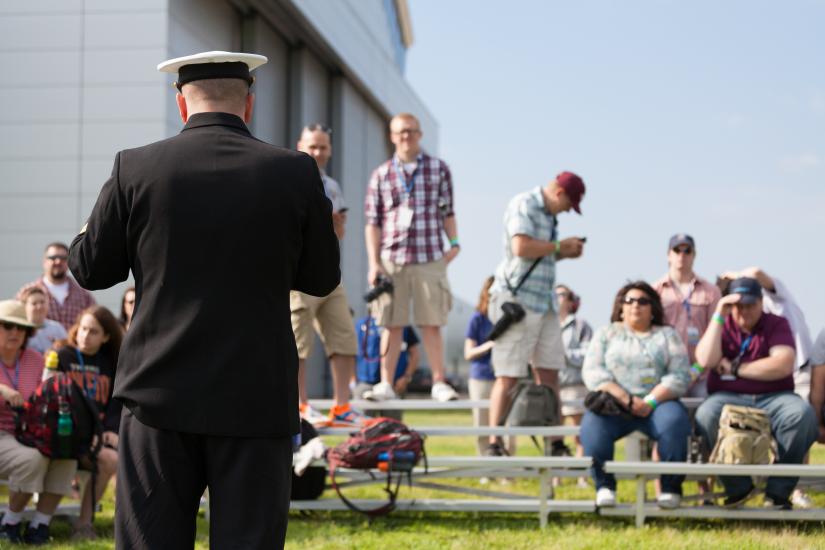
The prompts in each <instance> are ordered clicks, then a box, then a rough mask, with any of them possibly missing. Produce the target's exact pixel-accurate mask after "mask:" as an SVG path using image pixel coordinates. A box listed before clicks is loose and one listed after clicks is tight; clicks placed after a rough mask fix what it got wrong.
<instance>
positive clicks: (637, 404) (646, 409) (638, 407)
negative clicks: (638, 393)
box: [630, 397, 653, 418]
mask: <svg viewBox="0 0 825 550" xmlns="http://www.w3.org/2000/svg"><path fill="white" fill-rule="evenodd" d="M630 412H631V414H633V416H639V417H641V418H647V417H648V416H650V413H652V412H653V409H652V408H651V407H650V405H648V404H647V403H645V400H644V399H642V398H641V397H634V398H633V406H632V408H631V409H630Z"/></svg>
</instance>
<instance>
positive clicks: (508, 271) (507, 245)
mask: <svg viewBox="0 0 825 550" xmlns="http://www.w3.org/2000/svg"><path fill="white" fill-rule="evenodd" d="M557 225H558V222H557V221H556V216H554V215H553V214H551V213H549V212H547V210H545V208H544V197H543V196H542V194H541V187H536V188H535V189H533V190H532V191H527V192H525V193H520V194H518V195H516V196H515V197H513V199H512V200H511V201H510V204H508V205H507V210H506V211H505V213H504V260H502V261H501V263H500V264H498V268H496V279H495V282H494V283H493V286H492V287H491V289H490V290H491V291H492V292H507V290H508V288H510V287H512V288H515V287H516V285H518V283H519V281H520V280H521V278H522V277H523V276H524V274H525V273H527V270H529V269H530V266H531V265H533V262H534V261H535V260H534V259H530V258H520V257H518V256H515V255H514V254H513V250H512V246H511V242H512V239H513V237H514V236H515V235H526V236H528V237H531V238H533V239H538V240H542V241H554V240H556V238H557V237H556V235H557ZM555 281H556V255H555V254H548V255H547V256H544V257H543V258H542V259H541V261H540V262H539V264H538V265H537V266H536V268H535V269H534V270H533V272H532V273H530V276H529V277H528V278H527V280H526V281H525V282H524V284H523V285H522V286H521V288H520V289H519V291H518V299H519V302H521V304H522V305H523V306H524V307H526V308H528V309H530V310H531V311H535V312H536V313H546V312H547V311H549V310H551V309H552V310H555V309H556V305H555V294H554V292H553V286H554V285H555ZM508 282H509V285H508Z"/></svg>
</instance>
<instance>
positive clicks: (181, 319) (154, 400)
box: [69, 113, 341, 437]
mask: <svg viewBox="0 0 825 550" xmlns="http://www.w3.org/2000/svg"><path fill="white" fill-rule="evenodd" d="M331 212H332V206H331V204H330V201H329V200H328V199H327V198H326V196H325V195H324V189H323V184H322V182H321V177H320V174H319V172H318V167H317V165H316V163H315V161H314V160H313V159H312V158H311V157H309V156H307V155H305V154H303V153H298V152H295V151H290V150H287V149H281V148H278V147H274V146H272V145H269V144H267V143H264V142H262V141H259V140H257V139H255V138H253V137H252V135H251V134H250V133H249V130H248V129H247V128H246V125H245V124H244V123H243V121H242V120H241V119H240V118H238V117H237V116H235V115H230V114H226V113H200V114H196V115H193V116H192V117H191V118H190V119H189V122H187V124H186V126H185V127H184V128H183V131H182V132H181V133H180V134H178V135H177V136H174V137H172V138H169V139H166V140H164V141H160V142H157V143H153V144H150V145H147V146H145V147H140V148H137V149H130V150H126V151H121V152H120V153H118V154H117V156H116V157H115V165H114V168H113V170H112V176H111V177H110V178H109V180H108V181H107V182H106V184H105V185H104V186H103V189H102V190H101V192H100V196H99V197H98V199H97V203H96V204H95V207H94V209H93V210H92V213H91V216H90V217H89V220H88V224H87V226H86V227H85V229H84V231H82V232H81V234H80V235H78V236H77V237H76V238H75V239H74V241H73V242H72V245H71V250H70V253H69V267H70V268H71V270H72V273H73V274H74V276H75V277H76V278H77V281H78V282H79V283H80V284H81V285H82V286H83V287H84V288H87V289H90V290H95V289H101V288H108V287H110V286H112V285H114V284H116V283H119V282H121V281H124V280H126V278H127V276H128V274H129V270H130V269H131V270H132V273H133V274H134V278H135V287H136V303H135V314H134V318H133V321H132V325H131V327H130V329H129V332H128V334H127V335H126V339H125V340H124V343H123V348H122V350H121V352H120V360H119V361H118V367H117V375H116V377H115V392H114V396H115V397H116V398H118V399H120V400H122V401H123V403H124V404H125V405H126V407H128V408H129V409H130V410H131V411H132V412H133V413H134V414H135V416H136V417H137V418H138V419H139V420H140V421H141V422H142V423H144V424H147V425H149V426H152V427H155V428H160V429H169V430H175V431H180V432H187V433H196V434H209V435H224V436H244V437H257V436H287V435H291V434H294V433H297V432H298V431H299V422H298V402H297V370H298V359H297V353H296V350H295V339H294V336H293V333H292V325H291V323H290V310H289V291H290V290H299V291H301V292H305V293H307V294H312V295H314V296H325V295H327V294H329V293H330V292H332V290H333V289H334V288H335V287H336V286H337V285H338V283H339V281H340V279H341V274H340V271H339V249H338V240H337V238H336V237H335V233H334V232H333V229H332V217H331Z"/></svg>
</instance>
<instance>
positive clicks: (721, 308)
mask: <svg viewBox="0 0 825 550" xmlns="http://www.w3.org/2000/svg"><path fill="white" fill-rule="evenodd" d="M741 298H742V296H740V295H739V294H728V295H727V296H723V297H722V299H721V300H719V302H718V303H717V304H716V313H718V314H719V315H721V316H722V317H725V316H727V315H728V314H729V313H730V310H731V309H733V304H738V303H739V300H740V299H741Z"/></svg>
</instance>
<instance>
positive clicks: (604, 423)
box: [580, 281, 690, 508]
mask: <svg viewBox="0 0 825 550" xmlns="http://www.w3.org/2000/svg"><path fill="white" fill-rule="evenodd" d="M610 320H611V321H612V323H611V324H610V325H608V326H606V327H601V328H600V329H598V330H597V331H596V333H595V334H594V335H593V340H592V341H591V343H590V347H589V348H588V350H587V355H586V356H585V359H584V366H583V367H582V376H583V378H584V383H585V385H586V386H587V388H588V389H589V390H590V391H602V392H607V393H608V394H610V395H611V396H613V398H615V400H616V402H617V404H618V406H619V407H620V408H621V409H623V410H625V411H626V413H625V414H619V415H608V414H598V413H595V412H593V411H591V410H588V411H587V412H585V414H584V418H583V419H582V425H581V436H580V437H581V440H582V444H583V446H584V452H585V453H586V454H587V455H588V456H592V457H593V469H592V470H591V471H592V474H593V481H594V482H595V484H596V490H597V492H596V505H597V506H614V505H615V504H616V478H615V477H614V476H613V475H612V474H607V473H605V471H604V463H605V462H607V461H608V460H613V450H614V444H615V442H616V440H618V439H621V438H622V437H624V436H626V435H628V434H630V433H631V432H634V431H637V430H638V431H640V432H642V433H644V434H645V435H647V436H648V437H649V438H651V439H653V440H654V441H656V442H657V443H658V449H659V455H660V457H661V460H662V461H664V462H680V461H684V460H685V458H686V456H687V438H688V435H690V419H689V418H688V413H687V410H686V409H685V407H684V406H683V405H682V404H681V403H680V402H679V397H681V396H682V395H683V394H684V393H685V391H686V390H687V388H688V385H689V384H690V374H689V368H690V367H689V363H688V356H687V350H686V349H685V345H684V344H683V343H682V340H681V338H679V335H678V334H677V332H676V331H675V330H674V329H673V328H672V327H669V326H664V311H663V309H662V303H661V301H660V300H659V295H658V294H657V293H656V291H655V290H654V289H653V288H652V287H651V286H650V285H648V284H647V283H645V282H643V281H636V282H632V283H628V284H626V285H625V286H623V287H622V288H621V289H620V290H619V292H618V293H617V294H616V299H615V302H614V304H613V314H612V316H611V318H610ZM683 479H684V476H674V475H664V476H662V479H661V483H662V492H661V493H660V494H659V497H658V499H657V501H658V503H659V506H660V507H662V508H676V507H677V506H679V504H680V502H681V495H682V480H683Z"/></svg>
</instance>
